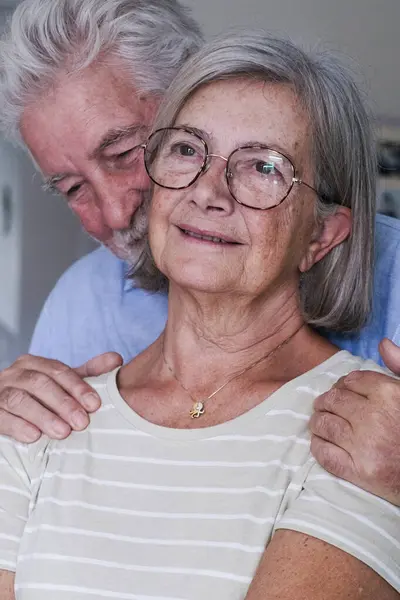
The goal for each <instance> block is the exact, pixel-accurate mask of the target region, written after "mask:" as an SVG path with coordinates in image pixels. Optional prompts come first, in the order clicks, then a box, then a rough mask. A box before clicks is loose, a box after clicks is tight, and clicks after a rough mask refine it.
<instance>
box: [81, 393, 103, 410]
mask: <svg viewBox="0 0 400 600" xmlns="http://www.w3.org/2000/svg"><path fill="white" fill-rule="evenodd" d="M82 404H83V406H84V407H85V408H86V410H90V411H92V410H97V409H98V408H99V407H100V398H99V397H98V395H97V394H95V393H94V392H89V393H88V394H85V395H84V396H82Z"/></svg>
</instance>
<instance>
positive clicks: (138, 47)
mask: <svg viewBox="0 0 400 600" xmlns="http://www.w3.org/2000/svg"><path fill="white" fill-rule="evenodd" d="M201 43H202V35H201V32H200V29H199V27H198V25H197V24H196V22H195V21H194V20H193V19H192V18H191V17H190V16H189V14H188V11H187V9H186V8H184V7H183V6H182V5H180V4H179V3H178V2H177V1H176V0H25V1H24V2H22V3H21V4H19V5H18V6H17V8H16V10H15V12H14V14H13V16H12V19H11V27H10V28H9V31H8V32H7V33H6V34H5V35H4V37H3V39H2V41H1V43H0V107H1V110H0V128H1V129H2V130H3V132H4V133H5V134H6V135H7V136H8V137H9V138H10V139H11V140H14V141H18V142H21V139H20V135H19V122H20V119H21V115H22V112H23V110H24V108H25V107H26V106H27V105H29V103H31V102H33V101H35V100H36V99H37V98H38V97H40V95H42V94H43V93H45V92H46V91H47V90H48V88H49V87H51V86H52V85H54V83H55V81H57V77H58V76H59V75H60V74H62V73H63V72H68V73H71V72H74V71H78V70H81V69H84V68H85V67H88V66H89V65H90V64H92V63H94V62H95V61H96V60H98V59H99V58H100V59H102V58H109V57H110V58H116V59H117V60H119V61H120V63H121V65H122V66H123V67H124V68H125V69H126V70H127V73H128V74H131V76H132V85H133V86H135V87H136V88H137V89H138V91H139V92H143V93H151V94H157V95H163V94H164V92H165V90H166V89H167V87H168V86H169V84H170V82H171V80H172V79H173V77H174V76H175V74H176V72H177V70H178V69H179V68H180V67H181V65H182V64H183V63H184V62H185V61H186V60H187V58H188V57H189V56H190V55H191V54H193V53H194V52H195V51H196V50H197V49H198V48H199V46H200V45H201Z"/></svg>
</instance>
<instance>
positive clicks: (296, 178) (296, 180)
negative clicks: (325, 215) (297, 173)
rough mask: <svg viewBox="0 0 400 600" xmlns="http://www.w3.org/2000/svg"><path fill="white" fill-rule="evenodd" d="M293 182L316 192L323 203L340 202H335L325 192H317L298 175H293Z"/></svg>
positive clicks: (335, 202)
mask: <svg viewBox="0 0 400 600" xmlns="http://www.w3.org/2000/svg"><path fill="white" fill-rule="evenodd" d="M293 183H297V184H298V185H305V186H306V187H308V188H309V189H310V190H312V191H313V192H314V193H315V194H317V196H318V198H319V199H320V200H322V202H324V203H325V204H340V202H337V201H336V200H332V198H329V197H328V196H326V195H325V194H320V192H318V191H317V190H316V189H315V188H314V187H312V185H309V184H308V183H306V182H305V181H303V180H302V179H300V178H299V177H293Z"/></svg>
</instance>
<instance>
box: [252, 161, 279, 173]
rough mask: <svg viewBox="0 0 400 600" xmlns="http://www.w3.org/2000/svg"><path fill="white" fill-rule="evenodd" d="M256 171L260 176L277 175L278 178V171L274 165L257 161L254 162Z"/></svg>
mask: <svg viewBox="0 0 400 600" xmlns="http://www.w3.org/2000/svg"><path fill="white" fill-rule="evenodd" d="M255 166H256V170H257V171H258V172H259V173H261V174H262V175H277V176H279V174H280V173H279V171H278V170H277V169H276V167H275V165H274V164H273V163H270V162H264V161H257V162H256V165H255Z"/></svg>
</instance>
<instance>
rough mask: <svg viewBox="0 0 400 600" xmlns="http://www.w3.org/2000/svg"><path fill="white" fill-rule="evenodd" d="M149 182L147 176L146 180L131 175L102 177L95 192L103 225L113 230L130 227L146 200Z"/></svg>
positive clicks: (122, 174) (113, 174)
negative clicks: (134, 216)
mask: <svg viewBox="0 0 400 600" xmlns="http://www.w3.org/2000/svg"><path fill="white" fill-rule="evenodd" d="M139 179H140V181H139ZM142 179H143V181H142ZM149 181H150V180H149V179H148V177H147V176H146V180H145V179H144V178H139V177H137V176H135V177H133V176H132V174H129V173H119V174H115V173H112V174H107V175H106V176H103V177H101V179H100V180H99V181H97V182H96V189H95V192H96V203H97V207H98V209H99V211H100V213H101V216H102V219H103V223H104V224H105V225H106V226H107V227H109V228H110V229H113V230H118V229H126V228H127V227H129V226H130V225H131V222H132V217H133V215H134V214H135V212H136V210H137V209H138V208H139V206H140V205H141V203H142V202H143V200H144V195H145V193H146V192H147V188H148V187H149Z"/></svg>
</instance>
